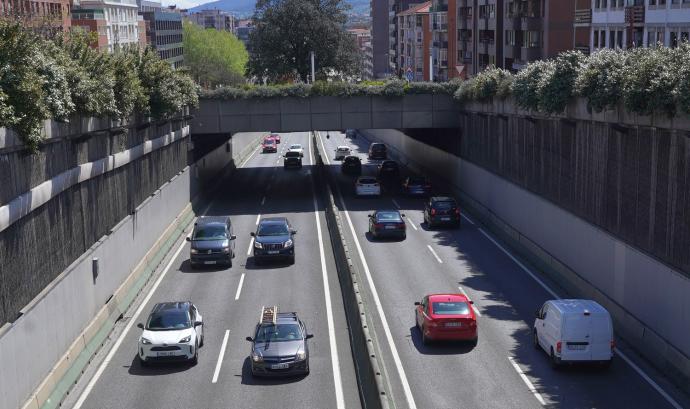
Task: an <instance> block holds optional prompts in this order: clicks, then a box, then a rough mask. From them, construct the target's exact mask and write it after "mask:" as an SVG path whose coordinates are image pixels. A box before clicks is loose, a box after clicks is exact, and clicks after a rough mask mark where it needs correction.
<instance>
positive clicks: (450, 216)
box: [424, 196, 460, 227]
mask: <svg viewBox="0 0 690 409" xmlns="http://www.w3.org/2000/svg"><path fill="white" fill-rule="evenodd" d="M424 221H425V222H426V224H427V226H429V227H434V226H438V225H452V226H454V227H460V207H459V206H458V203H457V202H456V201H455V199H453V198H452V197H443V196H435V197H431V198H429V200H427V202H426V204H425V205H424Z"/></svg>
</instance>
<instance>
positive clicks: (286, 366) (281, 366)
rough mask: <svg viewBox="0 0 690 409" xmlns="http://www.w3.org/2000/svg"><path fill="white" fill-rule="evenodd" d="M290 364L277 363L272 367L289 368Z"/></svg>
mask: <svg viewBox="0 0 690 409" xmlns="http://www.w3.org/2000/svg"><path fill="white" fill-rule="evenodd" d="M288 366H289V365H288V364H275V365H271V369H287V368H288Z"/></svg>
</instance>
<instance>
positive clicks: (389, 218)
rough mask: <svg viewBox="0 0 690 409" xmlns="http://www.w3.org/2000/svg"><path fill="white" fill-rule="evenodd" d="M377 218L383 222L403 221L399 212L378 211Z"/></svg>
mask: <svg viewBox="0 0 690 409" xmlns="http://www.w3.org/2000/svg"><path fill="white" fill-rule="evenodd" d="M376 220H378V221H381V222H401V221H402V219H401V218H400V214H399V213H398V212H378V213H376Z"/></svg>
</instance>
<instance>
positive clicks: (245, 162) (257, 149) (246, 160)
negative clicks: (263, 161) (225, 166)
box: [240, 145, 261, 168]
mask: <svg viewBox="0 0 690 409" xmlns="http://www.w3.org/2000/svg"><path fill="white" fill-rule="evenodd" d="M259 148H261V145H259V146H257V147H256V149H254V151H253V152H252V153H250V154H249V156H247V159H245V160H244V162H242V163H240V167H241V168H243V167H244V165H246V164H247V162H249V159H251V158H252V156H254V154H255V153H256V152H258V151H259Z"/></svg>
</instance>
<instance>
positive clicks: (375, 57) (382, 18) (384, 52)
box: [370, 0, 395, 78]
mask: <svg viewBox="0 0 690 409" xmlns="http://www.w3.org/2000/svg"><path fill="white" fill-rule="evenodd" d="M370 5H371V46H372V66H373V73H374V78H387V77H390V76H392V75H393V74H394V73H395V63H394V62H395V58H394V57H393V56H391V34H392V33H393V32H394V31H395V11H393V7H394V1H393V0H371V3H370Z"/></svg>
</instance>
